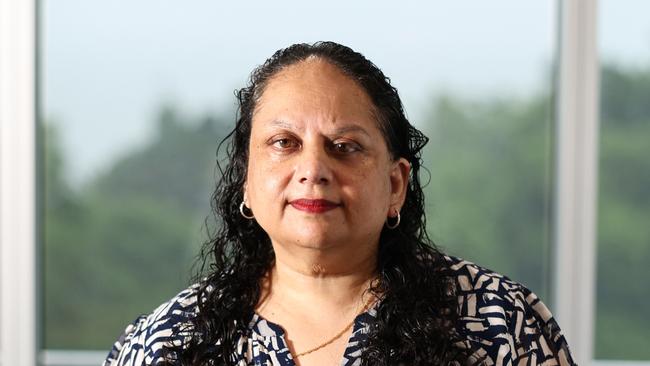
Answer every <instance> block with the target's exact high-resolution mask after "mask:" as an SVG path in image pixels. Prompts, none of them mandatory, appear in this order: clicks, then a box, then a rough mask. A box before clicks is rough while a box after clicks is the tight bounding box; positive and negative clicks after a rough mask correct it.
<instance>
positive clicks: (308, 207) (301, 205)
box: [289, 198, 340, 213]
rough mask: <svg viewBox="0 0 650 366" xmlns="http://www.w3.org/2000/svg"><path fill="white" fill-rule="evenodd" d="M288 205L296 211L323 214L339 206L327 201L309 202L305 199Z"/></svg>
mask: <svg viewBox="0 0 650 366" xmlns="http://www.w3.org/2000/svg"><path fill="white" fill-rule="evenodd" d="M289 204H290V205H291V206H293V208H295V209H296V210H300V211H304V212H309V213H323V212H326V211H329V210H333V209H335V208H337V207H339V206H340V205H339V204H338V203H335V202H332V201H328V200H311V199H306V198H301V199H297V200H293V201H291V202H289Z"/></svg>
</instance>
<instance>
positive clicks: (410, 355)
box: [168, 42, 468, 365]
mask: <svg viewBox="0 0 650 366" xmlns="http://www.w3.org/2000/svg"><path fill="white" fill-rule="evenodd" d="M312 57H316V58H319V59H322V60H324V61H327V62H330V63H331V64H333V65H334V66H336V67H338V68H339V69H340V70H341V71H342V72H343V73H344V74H345V75H347V76H348V77H350V78H351V79H353V80H355V81H356V82H357V83H358V84H359V85H360V86H361V87H362V88H363V89H364V90H365V91H366V93H368V95H369V96H370V98H371V100H372V102H373V103H374V107H375V108H376V110H375V111H374V112H375V114H376V115H377V123H378V125H379V127H380V129H381V131H382V133H383V136H384V138H385V141H386V144H387V146H388V150H389V151H390V153H391V155H392V158H393V159H395V160H396V159H399V158H400V157H402V158H405V159H406V160H408V161H409V163H410V164H411V175H410V179H409V184H408V187H407V193H406V201H405V203H404V206H403V207H402V209H401V223H400V224H399V227H398V228H397V229H394V230H390V229H388V228H386V227H384V228H383V229H382V232H381V235H380V242H379V253H378V263H377V273H378V274H379V277H378V280H376V281H374V282H373V285H372V286H371V288H370V289H369V291H370V292H371V293H373V294H375V295H376V296H378V297H379V298H380V299H381V301H380V303H379V305H378V306H377V307H376V310H377V316H376V321H374V322H373V324H372V325H371V326H370V329H369V333H368V338H367V342H366V344H365V345H364V346H365V347H364V352H363V355H362V361H363V362H362V364H363V365H398V364H408V365H432V364H434V365H441V364H449V363H452V362H453V361H459V362H460V363H462V364H464V363H466V361H467V359H468V358H467V355H466V354H465V353H466V352H467V351H466V350H464V349H463V347H459V344H461V343H462V341H461V340H460V339H459V336H458V333H457V332H456V329H455V324H456V321H457V318H458V309H457V307H458V303H457V300H456V295H455V282H454V280H453V279H452V278H451V277H449V272H448V264H447V261H446V260H445V258H444V256H443V255H442V254H441V253H440V252H439V251H438V250H437V249H436V247H435V246H434V244H433V243H432V241H431V240H430V239H429V237H428V236H427V232H426V217H425V213H424V196H423V192H422V187H421V184H420V177H419V172H420V167H421V156H420V153H421V149H422V147H423V146H424V145H425V144H426V143H427V141H428V139H427V137H426V136H424V135H423V134H422V133H421V132H420V131H418V130H417V129H416V128H414V127H413V126H412V125H411V124H410V123H409V121H408V120H407V118H406V116H405V114H404V110H403V107H402V102H401V100H400V98H399V95H398V93H397V90H396V89H395V88H394V87H393V86H392V85H391V84H390V80H389V79H388V78H387V77H386V76H385V75H384V74H383V73H382V71H381V70H380V69H379V68H378V67H377V66H375V65H374V64H373V63H372V62H371V61H369V60H368V59H366V58H365V57H364V56H363V55H362V54H360V53H357V52H355V51H353V50H352V49H350V48H348V47H345V46H342V45H340V44H337V43H334V42H317V43H314V44H295V45H292V46H290V47H287V48H285V49H281V50H279V51H277V52H276V53H275V54H274V55H273V56H272V57H271V58H269V59H268V60H267V61H266V62H265V63H264V64H262V65H261V66H259V67H258V68H256V69H255V70H254V71H253V73H252V74H251V76H250V81H249V83H248V86H246V87H245V88H243V89H241V90H239V91H238V92H237V98H238V100H239V110H238V115H237V121H236V125H235V128H234V130H233V131H232V132H230V134H229V135H228V136H227V137H226V138H225V139H224V141H223V142H222V144H221V145H220V147H221V146H223V144H224V143H225V144H226V145H225V146H226V147H227V148H226V152H227V156H228V161H227V163H226V165H225V167H223V168H222V167H221V166H220V170H221V173H222V177H221V179H220V181H219V182H218V184H217V188H216V190H215V192H214V194H213V195H212V207H213V210H214V213H215V215H216V216H217V218H218V219H219V220H220V221H221V225H220V226H219V229H217V230H216V231H215V232H214V234H213V235H212V238H211V239H210V240H209V241H208V242H207V243H206V244H205V245H204V248H203V250H202V252H201V256H202V259H203V262H202V263H203V265H202V269H203V271H204V272H205V273H204V277H203V278H202V280H201V281H200V283H199V287H198V290H197V291H198V294H197V299H198V304H197V307H198V308H197V310H198V311H197V313H196V314H195V315H194V316H193V317H192V318H191V319H190V322H189V325H188V326H187V327H186V328H185V329H184V330H183V332H184V333H183V334H185V335H186V337H184V341H183V342H182V344H176V345H175V346H174V347H171V348H169V349H168V351H169V352H168V355H172V357H170V363H171V364H177V365H179V364H180V365H234V364H236V363H237V362H238V361H239V360H237V359H236V356H234V355H235V347H236V343H237V340H238V339H239V337H240V336H242V335H245V334H246V333H247V326H248V324H249V322H250V320H251V318H252V316H253V314H254V309H255V306H256V305H257V304H258V301H259V300H260V293H261V284H260V282H261V279H262V277H264V276H265V275H266V274H267V273H268V271H269V270H270V269H271V266H272V265H273V263H274V258H275V257H274V252H273V248H272V246H271V240H270V238H269V236H268V235H267V233H266V232H265V231H264V230H263V229H262V228H261V227H260V226H259V225H258V224H257V223H256V221H255V220H247V219H245V218H244V217H242V215H241V214H240V212H239V204H240V203H241V202H242V200H243V188H242V187H243V185H244V182H245V179H246V171H247V166H248V149H249V139H250V134H251V120H252V116H253V112H254V110H255V106H256V103H257V102H258V100H259V98H260V96H261V95H262V93H263V92H264V89H265V87H266V85H267V84H268V82H269V80H270V79H271V78H273V76H274V75H276V74H277V73H278V72H279V71H281V70H283V69H285V68H287V67H289V66H291V65H294V64H296V63H299V62H301V61H304V60H306V59H308V58H312Z"/></svg>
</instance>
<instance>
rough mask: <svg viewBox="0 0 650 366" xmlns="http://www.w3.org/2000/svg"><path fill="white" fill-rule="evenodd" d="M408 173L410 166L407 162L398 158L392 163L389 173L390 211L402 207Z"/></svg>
mask: <svg viewBox="0 0 650 366" xmlns="http://www.w3.org/2000/svg"><path fill="white" fill-rule="evenodd" d="M410 173H411V164H410V163H409V162H408V160H406V159H404V158H399V160H397V161H395V162H393V166H392V168H391V172H390V208H389V210H390V211H393V210H398V211H399V210H400V209H401V208H402V206H403V205H404V201H405V200H406V190H407V188H408V183H409V176H410ZM390 211H389V213H390Z"/></svg>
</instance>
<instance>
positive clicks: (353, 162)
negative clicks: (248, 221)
mask: <svg viewBox="0 0 650 366" xmlns="http://www.w3.org/2000/svg"><path fill="white" fill-rule="evenodd" d="M372 111H373V104H372V102H371V100H370V97H369V96H368V95H367V94H366V93H365V91H364V90H363V89H362V88H361V87H360V86H358V85H357V84H356V83H355V82H354V81H353V80H352V79H350V78H349V77H348V76H346V75H345V74H343V73H342V72H341V71H340V70H339V69H338V68H337V67H335V66H333V65H331V64H330V63H328V62H326V61H323V60H321V59H318V58H310V59H307V60H305V61H302V62H299V63H297V64H295V65H292V66H289V67H288V68H286V69H284V70H283V71H281V72H279V73H278V74H276V75H275V76H273V77H272V78H271V80H270V81H269V82H268V84H267V86H266V89H265V90H264V92H263V94H262V96H261V97H260V100H259V101H258V104H257V107H256V109H255V112H254V115H253V120H252V129H251V138H250V147H249V149H250V151H249V161H248V175H247V182H246V186H245V197H246V198H245V200H246V204H247V206H248V207H250V208H251V210H252V211H253V213H254V215H255V220H257V221H258V223H259V224H260V226H261V227H262V228H263V229H264V230H265V231H266V232H267V233H268V235H269V236H270V238H271V240H272V241H273V244H274V246H277V245H282V246H285V247H286V248H290V247H291V246H295V245H297V246H300V247H306V248H314V249H331V248H337V247H346V246H347V247H350V246H368V248H375V249H376V245H377V243H378V241H379V234H380V232H381V229H382V226H383V225H384V222H385V220H386V218H387V216H391V217H394V216H395V215H396V210H399V209H400V208H401V206H402V204H403V202H404V197H405V194H406V193H405V192H406V184H407V182H408V173H409V164H408V162H407V161H406V160H405V159H400V160H398V161H393V160H392V159H391V157H390V154H389V152H388V148H387V145H386V142H385V140H384V137H383V135H382V133H381V131H380V130H379V125H378V123H377V120H376V118H375V116H374V115H373V112H372Z"/></svg>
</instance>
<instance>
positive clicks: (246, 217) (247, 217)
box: [239, 201, 255, 220]
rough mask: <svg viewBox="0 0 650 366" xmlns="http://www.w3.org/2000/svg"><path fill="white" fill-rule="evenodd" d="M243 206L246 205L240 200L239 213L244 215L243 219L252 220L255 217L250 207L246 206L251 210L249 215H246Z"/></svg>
mask: <svg viewBox="0 0 650 366" xmlns="http://www.w3.org/2000/svg"><path fill="white" fill-rule="evenodd" d="M244 207H246V205H245V204H244V201H241V204H240V205H239V213H241V215H242V216H244V218H245V219H248V220H252V219H253V218H255V215H254V214H253V210H251V209H250V208H248V207H246V208H248V211H250V212H251V215H250V216H248V215H246V213H245V212H244Z"/></svg>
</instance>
